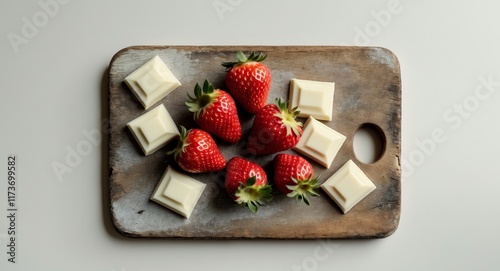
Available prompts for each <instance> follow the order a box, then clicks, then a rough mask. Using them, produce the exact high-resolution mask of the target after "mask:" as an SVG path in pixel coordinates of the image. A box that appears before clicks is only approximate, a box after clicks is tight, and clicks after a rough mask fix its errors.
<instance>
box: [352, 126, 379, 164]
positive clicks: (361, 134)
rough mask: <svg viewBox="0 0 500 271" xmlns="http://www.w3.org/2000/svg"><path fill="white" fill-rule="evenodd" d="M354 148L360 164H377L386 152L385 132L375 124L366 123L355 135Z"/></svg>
mask: <svg viewBox="0 0 500 271" xmlns="http://www.w3.org/2000/svg"><path fill="white" fill-rule="evenodd" d="M353 147H354V155H356V158H357V159H358V160H359V161H360V162H363V163H365V164H372V163H375V162H377V161H378V160H379V159H380V158H381V157H382V155H383V154H384V152H385V135H384V132H382V129H380V127H379V126H377V125H375V124H373V123H364V124H362V125H361V126H359V128H358V129H357V130H356V133H355V134H354V140H353Z"/></svg>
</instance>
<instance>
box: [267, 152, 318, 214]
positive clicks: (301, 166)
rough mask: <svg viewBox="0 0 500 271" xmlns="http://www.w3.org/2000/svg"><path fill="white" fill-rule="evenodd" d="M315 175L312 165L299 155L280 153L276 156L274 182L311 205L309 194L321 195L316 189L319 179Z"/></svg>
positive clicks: (284, 192)
mask: <svg viewBox="0 0 500 271" xmlns="http://www.w3.org/2000/svg"><path fill="white" fill-rule="evenodd" d="M313 176H314V169H313V167H312V165H311V164H310V163H309V162H307V160H306V159H304V158H302V157H300V156H298V155H292V154H285V153H280V154H278V155H276V156H275V157H274V183H275V184H276V187H278V190H279V191H281V193H283V194H286V195H287V196H288V197H294V198H295V199H297V200H299V201H303V202H304V203H305V204H307V205H309V199H308V198H307V196H308V195H311V196H319V194H318V193H317V192H316V191H315V190H316V189H317V188H318V187H319V183H318V179H317V178H314V177H313Z"/></svg>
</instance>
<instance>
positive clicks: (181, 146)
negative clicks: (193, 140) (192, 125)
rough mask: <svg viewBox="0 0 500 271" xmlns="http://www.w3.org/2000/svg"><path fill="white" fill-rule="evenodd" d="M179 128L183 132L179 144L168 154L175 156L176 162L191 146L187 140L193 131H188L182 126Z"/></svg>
mask: <svg viewBox="0 0 500 271" xmlns="http://www.w3.org/2000/svg"><path fill="white" fill-rule="evenodd" d="M179 128H180V130H181V131H180V136H179V141H178V142H177V146H176V147H175V148H174V149H173V150H170V151H168V152H167V154H168V155H171V154H173V155H174V159H175V160H176V161H177V157H178V156H179V154H181V153H183V152H184V149H185V148H186V147H187V146H188V145H189V143H187V142H186V138H187V137H188V135H189V132H190V131H191V130H189V131H188V130H186V127H184V126H182V125H180V126H179Z"/></svg>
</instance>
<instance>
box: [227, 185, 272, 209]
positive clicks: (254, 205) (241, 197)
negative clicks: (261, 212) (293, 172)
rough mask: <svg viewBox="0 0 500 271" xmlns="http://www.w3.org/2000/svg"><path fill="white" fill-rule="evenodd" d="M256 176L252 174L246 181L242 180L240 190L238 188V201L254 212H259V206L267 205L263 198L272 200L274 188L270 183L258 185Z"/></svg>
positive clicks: (236, 194)
mask: <svg viewBox="0 0 500 271" xmlns="http://www.w3.org/2000/svg"><path fill="white" fill-rule="evenodd" d="M256 180H257V177H256V176H252V177H250V178H248V179H247V180H246V183H245V184H244V183H242V182H240V185H239V187H238V190H236V193H235V196H236V200H235V201H236V203H238V204H240V205H244V206H247V207H248V209H250V211H252V212H253V213H255V212H257V210H258V206H263V205H265V204H264V202H263V200H266V201H270V200H271V199H272V198H273V197H272V195H271V191H272V188H271V186H270V185H267V184H266V185H263V186H256V185H255V182H256Z"/></svg>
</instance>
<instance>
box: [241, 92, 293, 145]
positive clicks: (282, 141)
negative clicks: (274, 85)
mask: <svg viewBox="0 0 500 271" xmlns="http://www.w3.org/2000/svg"><path fill="white" fill-rule="evenodd" d="M298 114H299V111H296V108H293V109H292V110H288V109H287V105H286V103H284V102H283V101H282V100H281V98H279V99H276V104H268V105H266V106H264V107H263V108H262V109H261V110H260V111H259V112H258V113H257V115H255V118H254V121H253V126H252V130H251V132H250V139H249V141H248V145H247V150H248V151H249V152H252V153H255V154H257V155H265V154H271V153H275V152H280V151H284V150H288V149H290V148H292V147H294V146H295V145H297V143H299V140H300V136H301V135H302V123H300V122H298V121H296V120H295V118H296V117H297V115H298Z"/></svg>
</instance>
